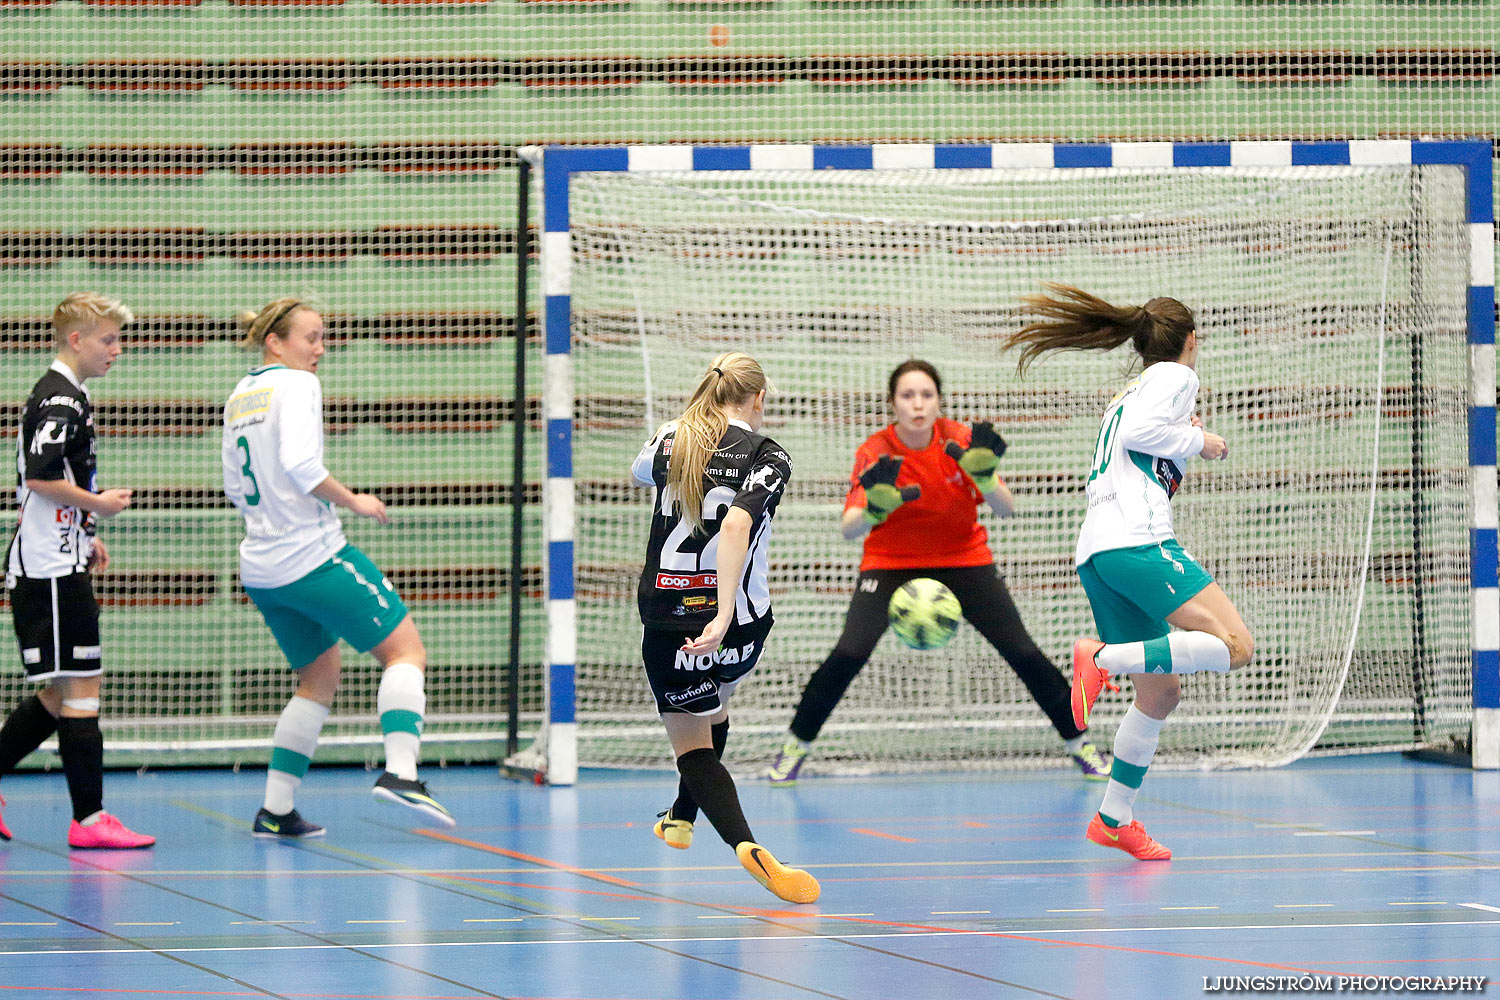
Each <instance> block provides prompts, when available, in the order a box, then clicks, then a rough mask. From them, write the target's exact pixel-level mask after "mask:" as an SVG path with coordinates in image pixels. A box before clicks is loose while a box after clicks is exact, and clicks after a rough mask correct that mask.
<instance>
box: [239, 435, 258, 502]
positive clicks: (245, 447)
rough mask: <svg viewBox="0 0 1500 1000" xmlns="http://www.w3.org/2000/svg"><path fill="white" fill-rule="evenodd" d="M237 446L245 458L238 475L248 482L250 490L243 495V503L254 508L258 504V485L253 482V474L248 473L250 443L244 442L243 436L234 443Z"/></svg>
mask: <svg viewBox="0 0 1500 1000" xmlns="http://www.w3.org/2000/svg"><path fill="white" fill-rule="evenodd" d="M235 444H237V445H239V449H240V452H241V454H243V455H244V456H245V464H244V465H242V466H240V473H241V474H242V475H244V477H245V478H246V479H248V480H249V481H250V489H249V491H248V492H246V494H245V502H246V503H247V504H249V505H250V506H252V507H254V506H255V505H256V504H258V503H260V483H257V482H256V481H255V473H253V472H251V471H250V442H249V441H246V440H245V437H244V435H241V436H240V439H239V440H238V441H236V442H235Z"/></svg>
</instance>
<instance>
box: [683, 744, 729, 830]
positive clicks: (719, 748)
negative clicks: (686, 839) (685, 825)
mask: <svg viewBox="0 0 1500 1000" xmlns="http://www.w3.org/2000/svg"><path fill="white" fill-rule="evenodd" d="M708 731H709V732H710V733H711V734H712V735H713V740H714V756H715V757H717V758H719V759H720V760H723V759H724V747H725V746H727V745H728V743H729V720H728V719H725V720H724V721H723V722H720V723H716V724H715V725H713V726H710V727H709V729H708ZM672 818H673V819H685V820H687V821H688V822H689V823H696V822H697V821H698V803H697V802H695V801H693V793H692V792H689V791H688V788H687V782H685V781H681V780H679V781H678V782H677V801H676V802H673V803H672Z"/></svg>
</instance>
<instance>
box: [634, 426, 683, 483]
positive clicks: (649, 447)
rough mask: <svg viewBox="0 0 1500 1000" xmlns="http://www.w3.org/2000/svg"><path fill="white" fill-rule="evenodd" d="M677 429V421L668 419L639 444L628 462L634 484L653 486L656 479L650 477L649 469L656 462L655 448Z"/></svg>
mask: <svg viewBox="0 0 1500 1000" xmlns="http://www.w3.org/2000/svg"><path fill="white" fill-rule="evenodd" d="M676 429H677V421H675V420H669V421H667V422H666V423H664V424H662V425H661V429H660V430H658V431H657V432H656V433H655V434H653V435H651V440H650V441H647V442H646V443H645V444H643V445H641V450H640V451H639V452H638V453H636V456H635V461H634V462H631V463H630V481H631V482H632V483H634V484H635V485H636V486H642V487H645V486H655V485H656V480H655V479H654V478H653V477H652V472H651V469H652V467H653V466H654V465H655V464H656V449H658V448H660V447H661V440H662V438H664V437H666V436H667V435H668V434H670V433H671V432H672V431H674V430H676Z"/></svg>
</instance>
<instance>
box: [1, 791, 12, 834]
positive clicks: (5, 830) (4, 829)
mask: <svg viewBox="0 0 1500 1000" xmlns="http://www.w3.org/2000/svg"><path fill="white" fill-rule="evenodd" d="M3 805H5V796H4V795H0V806H3ZM9 839H10V827H8V826H6V825H5V817H4V816H0V840H9Z"/></svg>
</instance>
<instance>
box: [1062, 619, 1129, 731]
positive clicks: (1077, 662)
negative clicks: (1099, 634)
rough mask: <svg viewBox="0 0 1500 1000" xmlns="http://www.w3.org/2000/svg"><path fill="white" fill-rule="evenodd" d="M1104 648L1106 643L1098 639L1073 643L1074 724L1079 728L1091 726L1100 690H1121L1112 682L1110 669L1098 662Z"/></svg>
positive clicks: (1080, 640)
mask: <svg viewBox="0 0 1500 1000" xmlns="http://www.w3.org/2000/svg"><path fill="white" fill-rule="evenodd" d="M1103 648H1104V643H1102V642H1100V641H1099V640H1098V639H1079V640H1078V641H1077V642H1075V643H1073V725H1075V726H1077V727H1078V728H1079V729H1087V728H1088V727H1089V715H1091V714H1092V713H1093V711H1094V702H1096V701H1098V700H1099V692H1100V691H1103V690H1104V689H1105V688H1109V689H1110V690H1111V691H1118V690H1120V687H1119V685H1117V684H1111V683H1110V681H1109V671H1108V670H1105V669H1104V668H1103V667H1101V666H1099V664H1098V663H1097V662H1096V658H1097V657H1098V656H1099V650H1101V649H1103Z"/></svg>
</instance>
